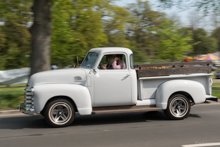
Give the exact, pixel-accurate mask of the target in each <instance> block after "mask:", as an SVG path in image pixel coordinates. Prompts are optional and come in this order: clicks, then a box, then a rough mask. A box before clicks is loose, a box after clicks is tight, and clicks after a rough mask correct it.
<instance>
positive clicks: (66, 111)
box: [49, 102, 72, 125]
mask: <svg viewBox="0 0 220 147" xmlns="http://www.w3.org/2000/svg"><path fill="white" fill-rule="evenodd" d="M71 116H72V110H71V107H70V106H69V105H68V104H67V103H65V102H57V103H55V104H53V105H52V106H51V108H50V110H49V117H50V120H51V121H52V122H53V123H55V124H58V125H62V124H65V123H66V122H68V121H69V120H70V118H71Z"/></svg>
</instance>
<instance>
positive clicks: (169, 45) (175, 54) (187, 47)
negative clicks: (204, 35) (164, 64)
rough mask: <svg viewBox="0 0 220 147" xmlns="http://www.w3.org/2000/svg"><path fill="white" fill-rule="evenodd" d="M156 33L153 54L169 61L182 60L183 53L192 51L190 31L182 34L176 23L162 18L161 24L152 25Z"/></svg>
mask: <svg viewBox="0 0 220 147" xmlns="http://www.w3.org/2000/svg"><path fill="white" fill-rule="evenodd" d="M153 29H154V30H155V33H156V38H155V39H156V40H158V42H157V44H156V45H155V46H154V49H155V55H157V56H158V57H160V58H161V59H168V60H170V61H172V62H173V61H182V60H183V59H184V57H185V55H187V54H189V53H190V52H192V48H193V43H192V41H193V39H192V33H191V32H190V31H188V33H187V34H183V33H182V30H181V29H179V28H178V24H175V23H174V22H172V21H169V20H167V19H164V21H163V25H161V26H160V27H153Z"/></svg>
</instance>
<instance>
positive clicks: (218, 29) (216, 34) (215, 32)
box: [211, 27, 220, 51]
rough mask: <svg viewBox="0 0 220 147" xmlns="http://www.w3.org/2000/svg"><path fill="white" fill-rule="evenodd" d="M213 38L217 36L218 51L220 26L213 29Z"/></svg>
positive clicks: (219, 48) (219, 47) (219, 46)
mask: <svg viewBox="0 0 220 147" xmlns="http://www.w3.org/2000/svg"><path fill="white" fill-rule="evenodd" d="M211 36H212V37H213V38H215V39H216V40H217V42H218V49H217V50H218V51H220V27H218V28H216V29H215V30H213V32H212V35H211Z"/></svg>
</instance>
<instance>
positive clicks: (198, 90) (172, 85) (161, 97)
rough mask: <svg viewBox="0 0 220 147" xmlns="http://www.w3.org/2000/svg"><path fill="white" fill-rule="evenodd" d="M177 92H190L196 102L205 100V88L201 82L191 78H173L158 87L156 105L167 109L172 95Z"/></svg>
mask: <svg viewBox="0 0 220 147" xmlns="http://www.w3.org/2000/svg"><path fill="white" fill-rule="evenodd" d="M176 92H186V93H188V94H189V95H190V96H191V97H192V99H193V101H194V103H195V104H198V103H203V102H204V101H205V95H206V94H205V88H204V86H203V85H202V84H201V83H199V82H196V81H191V80H171V81H167V82H164V83H163V84H161V85H160V86H159V87H158V89H157V91H156V95H155V99H156V106H157V107H159V108H162V109H166V108H167V102H168V100H169V98H170V96H171V95H172V94H173V93H176Z"/></svg>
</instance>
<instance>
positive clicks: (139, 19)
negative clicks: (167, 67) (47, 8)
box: [0, 0, 219, 70]
mask: <svg viewBox="0 0 220 147" xmlns="http://www.w3.org/2000/svg"><path fill="white" fill-rule="evenodd" d="M161 1H162V0H161ZM164 2H166V4H170V5H171V4H172V5H173V2H174V1H172V0H164ZM176 2H177V3H181V2H180V1H176ZM201 2H205V0H203V1H201ZM32 4H33V0H13V1H12V0H1V5H0V22H3V24H2V25H0V70H4V69H13V68H20V67H24V66H29V63H30V62H29V55H30V52H31V51H30V42H31V36H30V33H29V29H30V24H31V21H32V19H33V16H32V15H33V13H32V10H31V7H32ZM197 4H199V3H197ZM216 6H217V5H216ZM52 30H53V33H52V41H51V60H52V63H56V64H58V65H59V66H60V67H61V68H62V67H64V66H67V65H76V62H77V61H76V59H79V62H80V61H81V60H82V59H83V57H84V56H85V54H86V52H87V51H88V50H89V49H91V48H96V47H104V46H108V47H127V48H130V49H131V50H132V51H133V52H134V60H135V62H136V63H143V62H164V61H182V60H183V58H184V56H185V55H188V54H193V55H196V54H201V53H208V52H214V51H216V39H217V40H219V39H218V37H217V35H216V34H217V33H213V35H212V36H213V37H210V36H208V35H207V33H205V34H203V33H204V32H203V31H202V30H199V29H198V30H192V29H186V28H185V29H183V28H180V27H179V25H178V24H176V23H175V22H173V21H171V20H169V19H168V18H167V16H166V15H165V14H164V13H161V12H158V11H154V10H152V9H151V7H150V5H149V3H148V2H147V1H146V0H136V2H135V3H131V4H129V5H128V6H126V7H120V6H116V5H115V4H114V0H89V1H88V0H74V1H72V0H54V1H53V14H52ZM214 38H216V39H214Z"/></svg>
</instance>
